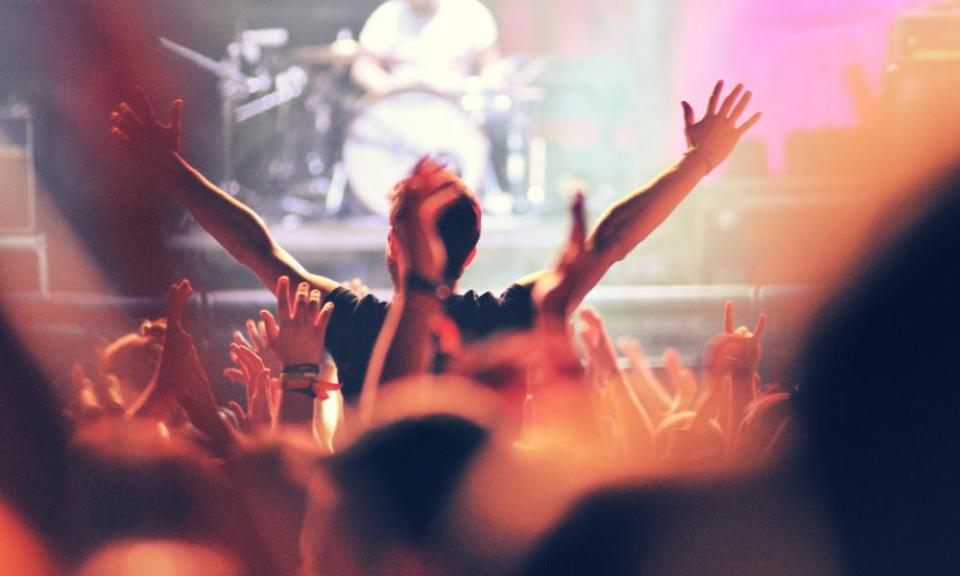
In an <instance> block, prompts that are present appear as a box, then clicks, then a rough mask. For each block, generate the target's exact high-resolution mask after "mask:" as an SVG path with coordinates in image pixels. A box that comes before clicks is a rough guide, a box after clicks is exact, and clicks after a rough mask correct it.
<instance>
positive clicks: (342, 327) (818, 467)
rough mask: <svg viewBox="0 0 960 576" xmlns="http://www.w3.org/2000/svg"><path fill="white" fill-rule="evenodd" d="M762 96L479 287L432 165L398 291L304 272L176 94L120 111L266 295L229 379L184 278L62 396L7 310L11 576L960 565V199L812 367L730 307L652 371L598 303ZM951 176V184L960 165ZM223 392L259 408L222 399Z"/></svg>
mask: <svg viewBox="0 0 960 576" xmlns="http://www.w3.org/2000/svg"><path fill="white" fill-rule="evenodd" d="M750 97H751V95H750V92H749V91H745V90H744V87H743V86H741V85H737V86H736V87H735V88H734V89H733V90H732V91H730V92H729V93H725V92H724V85H723V83H722V82H718V83H717V85H716V87H715V88H714V90H713V93H712V94H711V95H710V97H709V100H708V102H707V104H706V107H705V109H704V110H703V113H702V115H701V116H699V117H698V116H697V115H696V114H695V112H694V109H693V107H692V106H691V105H690V104H688V103H686V102H684V103H683V118H684V123H685V130H686V137H687V143H688V149H687V151H686V152H685V153H684V154H683V156H682V157H681V158H680V159H679V160H678V161H677V163H676V164H675V165H673V166H671V167H670V168H669V169H668V170H666V171H665V172H664V173H663V174H662V175H660V176H659V177H657V178H655V179H654V180H653V181H652V182H651V183H650V184H648V185H646V186H644V187H642V188H640V189H638V190H637V191H635V192H632V193H630V194H628V195H627V196H625V197H624V198H623V199H622V200H620V201H619V202H617V203H616V204H615V205H613V206H612V207H610V209H609V210H607V211H606V212H605V213H604V214H603V215H602V216H601V217H600V218H599V220H598V223H597V224H596V226H595V227H594V228H593V229H592V230H588V226H587V221H586V214H585V209H584V201H583V196H582V195H580V194H578V195H577V196H576V197H575V198H574V199H573V201H572V203H571V206H570V220H571V223H570V231H569V235H568V237H567V238H565V239H558V247H559V248H560V256H559V258H558V260H557V261H556V262H555V263H552V264H551V263H547V265H546V266H545V270H544V271H542V272H538V273H536V274H532V275H530V276H528V277H526V278H523V279H520V280H518V281H517V282H516V283H515V284H513V285H511V286H510V287H508V288H507V289H506V290H505V291H504V293H503V294H501V295H499V296H497V295H494V294H491V293H484V294H478V293H476V292H474V291H466V292H463V291H461V289H460V287H459V285H458V280H459V278H460V277H461V275H462V274H463V272H464V270H465V269H466V267H467V266H469V264H470V261H471V259H472V258H473V256H474V254H475V250H476V244H477V241H478V239H479V236H480V230H481V212H480V205H479V202H478V201H477V198H476V197H475V196H474V194H473V192H472V191H471V190H469V189H468V188H467V187H466V186H465V185H464V184H463V183H462V182H461V181H460V180H459V179H458V178H457V176H456V175H455V174H453V173H452V172H450V171H448V170H446V169H445V168H444V166H442V165H440V164H438V163H437V162H435V161H433V160H431V159H430V158H424V159H422V160H421V161H420V162H419V163H418V164H417V165H416V167H415V168H414V170H413V172H412V173H411V175H410V176H409V177H408V178H407V179H405V180H403V181H401V182H399V183H398V184H397V185H396V187H395V189H394V190H393V192H392V195H391V202H392V206H393V209H392V211H391V214H390V229H389V235H388V245H387V249H386V261H387V265H388V267H389V270H390V274H391V277H392V279H393V282H394V289H395V293H394V295H393V298H392V299H391V300H390V301H389V302H384V301H381V300H379V299H377V298H376V297H375V296H374V295H372V294H369V293H367V292H366V290H365V288H364V287H363V286H362V284H358V283H352V284H341V283H339V282H336V281H333V280H331V279H329V278H325V277H323V276H319V275H316V274H312V273H310V272H309V271H307V270H306V269H304V268H303V267H302V266H301V265H300V264H299V263H298V262H297V261H296V260H295V259H294V258H293V257H292V256H291V255H290V254H289V253H287V252H286V251H285V250H284V249H283V248H282V247H281V246H279V245H277V244H276V242H275V241H274V239H273V238H272V236H271V235H270V233H269V231H268V230H267V227H266V226H265V225H264V223H263V221H262V220H261V219H260V218H259V217H258V216H257V215H256V214H255V213H254V212H252V211H251V210H250V209H249V208H248V207H246V206H244V205H243V204H242V203H240V202H239V201H237V200H236V199H235V198H233V197H231V196H230V195H229V194H227V193H225V192H223V191H222V190H220V189H219V188H218V187H217V186H216V185H214V184H212V183H211V182H210V181H209V180H207V179H206V178H205V177H204V176H203V175H202V174H201V173H200V172H198V171H197V170H196V169H195V168H194V167H193V166H191V165H190V163H189V162H188V161H187V160H186V159H185V158H184V157H183V156H182V155H181V154H180V149H181V148H180V139H181V126H180V111H181V109H182V106H183V103H182V102H181V101H179V100H178V101H176V102H174V103H173V105H172V107H171V111H170V116H171V117H170V121H169V122H167V123H163V122H161V121H160V120H159V119H158V118H157V117H156V116H155V114H154V112H153V110H152V109H151V106H150V104H149V103H148V101H147V97H146V95H145V94H144V93H143V92H142V91H140V90H135V92H134V94H133V96H132V98H131V99H130V101H129V102H123V103H121V104H120V105H119V106H118V107H117V109H116V111H115V112H114V113H113V115H112V116H111V122H112V132H113V134H114V136H115V137H116V138H117V140H118V141H119V142H120V143H121V144H122V146H121V147H122V148H125V149H126V151H125V153H128V154H129V158H130V161H131V162H134V163H136V165H137V167H138V169H139V170H140V171H141V172H142V174H143V176H144V182H145V185H147V186H149V188H151V189H155V190H157V191H158V193H163V192H165V193H169V194H171V195H172V196H173V197H174V198H176V199H177V200H178V201H179V202H181V203H182V204H183V205H184V206H185V207H186V208H187V209H188V210H189V211H190V212H191V214H192V215H193V216H194V217H195V218H196V220H197V221H198V222H199V224H200V225H201V226H202V227H203V228H204V229H205V230H207V231H208V232H209V233H210V234H211V235H212V236H213V237H214V238H215V239H216V240H217V241H218V242H220V244H221V245H223V247H224V248H225V249H226V250H227V251H229V252H230V253H231V254H232V255H233V256H234V257H235V258H236V259H237V261H238V262H239V263H240V264H242V265H244V266H246V267H248V268H250V269H251V270H252V271H253V272H254V273H255V274H256V275H257V277H258V278H259V279H260V281H261V282H262V283H263V284H264V285H265V286H267V287H268V288H269V289H270V290H271V291H273V292H274V293H275V295H276V306H275V308H274V309H273V310H262V311H261V312H260V317H259V318H252V319H251V320H250V321H248V322H247V323H246V325H245V326H243V327H237V328H238V329H237V331H236V332H235V333H234V335H233V340H232V341H231V342H222V343H220V347H221V348H220V350H221V353H222V354H223V355H224V356H229V358H230V359H231V362H232V363H233V367H231V368H230V369H228V370H226V371H225V372H224V373H223V374H222V375H219V374H208V373H206V372H205V370H204V362H202V361H201V357H200V353H199V352H198V347H197V346H196V345H195V342H194V339H193V337H192V336H191V334H190V331H189V330H188V329H187V327H188V326H189V325H190V323H189V321H188V318H187V317H188V316H189V312H188V310H189V307H188V302H189V300H190V298H191V295H192V287H191V284H190V281H189V280H188V279H182V280H180V281H178V282H176V283H174V284H173V285H171V286H170V288H169V292H168V295H167V299H166V304H165V306H164V314H163V316H162V317H160V318H156V319H153V320H150V321H146V322H143V323H142V324H141V326H140V328H139V330H138V331H136V332H132V333H130V334H127V335H125V336H123V337H122V338H120V339H118V340H116V341H114V342H112V343H111V344H110V345H109V346H106V347H104V348H102V349H101V350H99V352H98V356H97V358H96V359H95V362H93V363H92V364H95V365H96V368H95V369H89V368H88V369H83V368H81V364H78V365H77V367H76V369H75V370H74V371H73V373H72V374H71V378H70V381H69V382H64V383H59V389H58V390H56V391H55V390H54V389H53V387H50V386H48V383H47V379H46V378H45V376H44V375H42V374H41V373H40V372H39V371H37V370H36V368H35V367H34V366H33V364H32V363H31V361H30V360H29V358H28V357H27V355H26V354H25V353H23V351H22V348H21V347H20V345H19V344H18V342H17V339H16V336H15V332H14V331H13V330H3V331H0V333H2V334H3V339H4V340H5V342H2V346H0V353H2V354H3V356H4V358H2V359H0V360H2V363H3V365H4V366H5V371H4V372H5V374H4V377H3V381H2V383H0V384H2V388H0V462H2V464H0V496H2V500H0V540H2V542H3V543H4V545H3V546H2V547H0V548H2V551H0V561H2V564H3V565H4V566H9V567H11V568H10V569H9V570H8V569H7V568H4V569H3V572H4V573H10V574H57V573H69V574H77V575H87V574H91V575H93V574H97V575H103V574H107V575H110V574H117V575H120V574H146V575H149V574H157V575H161V574H163V575H172V574H204V575H259V574H291V575H293V574H302V575H326V574H337V575H349V574H437V575H440V574H529V575H534V574H644V573H656V574H706V573H709V574H741V575H745V574H771V573H777V574H839V573H857V574H860V573H862V574H867V573H871V574H877V573H915V574H934V573H944V572H942V571H941V569H942V568H943V567H944V566H945V565H946V564H943V563H941V562H943V561H946V558H948V555H947V552H948V549H949V548H950V547H949V546H948V544H949V542H951V541H952V539H953V537H952V535H951V534H950V532H952V531H953V530H954V527H952V526H940V525H938V521H939V520H940V519H942V518H944V517H946V518H949V517H951V516H943V515H944V514H948V515H949V514H953V516H952V518H953V519H954V520H956V519H957V518H960V516H957V515H956V514H955V513H956V512H957V510H958V508H957V507H956V504H957V501H958V500H960V498H958V497H957V490H956V489H955V486H956V485H957V484H956V483H955V482H954V481H955V480H956V479H957V478H956V475H955V474H952V473H951V472H952V471H953V468H956V465H953V464H944V463H943V462H942V461H943V460H944V459H946V460H954V459H953V458H952V453H951V452H950V448H951V447H953V448H955V441H954V440H953V438H954V437H955V436H956V434H951V433H950V431H949V428H950V424H949V422H950V421H951V419H950V415H949V413H947V412H946V411H947V410H950V409H952V407H953V406H954V405H955V404H954V403H953V402H950V400H951V399H956V396H957V393H956V387H955V386H954V387H952V388H950V389H949V390H945V388H946V386H945V384H946V383H948V382H950V381H951V380H950V378H951V375H950V374H949V368H950V367H949V365H943V366H940V365H934V364H935V361H933V360H923V359H922V356H921V354H924V353H936V352H937V351H938V350H940V349H941V348H943V347H944V346H948V344H949V342H950V339H949V338H947V339H945V340H946V343H944V342H941V341H940V340H942V339H940V338H931V334H932V332H931V330H930V329H929V325H930V320H931V316H930V311H932V310H936V308H934V306H942V307H943V308H942V309H940V310H938V312H937V314H940V315H941V316H943V315H946V316H951V317H952V315H954V314H955V312H952V311H949V310H948V309H950V308H951V307H953V308H955V306H952V304H951V299H952V298H953V296H954V294H953V293H951V291H950V288H956V286H958V285H960V282H957V279H958V277H960V274H957V272H958V271H957V270H956V264H955V260H956V259H955V258H948V260H949V261H947V262H943V263H938V264H937V265H935V266H926V265H929V264H931V263H932V262H935V261H937V258H938V257H939V256H941V255H945V254H941V250H942V248H934V246H941V245H949V243H948V242H949V240H950V238H953V237H955V236H956V234H957V232H956V230H957V227H955V226H950V225H949V218H948V216H952V215H954V213H955V212H956V208H953V209H952V210H946V209H945V210H942V211H939V212H937V214H936V217H935V218H932V224H930V223H927V224H925V227H924V228H923V230H924V234H923V235H917V236H912V237H911V238H914V239H915V240H914V241H913V242H910V243H902V244H898V245H897V246H896V249H894V248H890V249H889V250H888V253H892V254H895V256H896V257H892V258H891V259H890V260H889V261H881V262H879V263H877V264H876V265H874V267H873V268H874V272H873V273H872V274H868V275H867V276H866V278H867V280H866V281H865V283H864V284H863V288H861V289H860V290H859V292H852V294H855V295H856V299H851V300H850V301H842V302H844V304H843V305H839V306H837V311H836V312H834V314H833V316H832V318H834V321H833V323H825V324H824V326H825V327H828V328H829V329H827V328H824V329H822V330H821V331H820V332H818V333H815V334H814V336H813V337H812V338H811V342H812V345H811V348H810V350H811V352H810V353H809V356H808V358H807V360H806V363H805V364H803V366H804V370H805V371H804V372H803V373H802V374H799V375H797V378H798V381H797V382H788V383H779V384H771V383H768V382H764V381H763V379H762V378H761V375H760V374H759V373H758V367H759V364H760V358H761V342H762V338H763V334H764V331H765V326H766V323H767V318H766V316H765V315H760V316H759V317H758V318H750V319H746V320H745V319H743V318H742V317H741V316H742V313H741V312H739V311H735V310H734V308H733V304H732V303H727V304H726V306H725V307H724V309H722V310H717V335H716V336H715V337H714V338H712V339H711V340H710V341H709V342H706V343H705V347H704V352H703V355H702V359H701V361H700V362H699V364H698V365H697V366H684V365H683V363H682V361H681V359H680V357H679V355H678V354H676V353H675V352H672V351H668V352H667V353H666V354H665V355H664V358H663V366H664V368H663V369H662V370H660V369H654V368H652V367H651V362H650V361H648V359H647V357H646V356H645V354H644V351H643V349H642V347H641V346H640V344H639V343H638V342H636V341H634V340H630V339H626V340H622V341H620V342H618V343H616V344H615V343H614V342H613V340H612V338H611V337H610V336H609V334H608V333H607V331H606V329H605V327H604V321H603V318H602V317H601V316H600V315H599V314H598V313H597V311H595V310H593V309H591V308H589V307H584V306H581V302H582V300H583V298H584V297H585V296H586V294H587V293H588V292H589V291H590V290H591V289H592V288H593V287H594V286H595V285H596V284H597V282H598V281H599V280H600V279H601V278H602V277H603V275H604V274H605V272H606V271H607V270H608V269H609V267H610V266H611V265H613V264H614V263H616V262H617V261H619V260H621V259H622V258H624V257H625V256H626V255H627V254H628V253H629V252H630V251H631V250H633V249H634V247H635V246H636V245H637V244H638V243H640V242H641V241H642V240H643V239H644V238H645V237H646V236H647V235H648V234H650V233H651V232H652V231H653V230H654V229H655V228H656V227H657V226H658V225H659V224H660V223H661V222H663V221H664V219H666V218H667V217H668V216H669V214H670V213H671V211H672V210H673V209H674V208H675V207H676V206H677V205H678V204H679V203H680V202H681V201H682V200H683V198H684V197H685V196H686V195H687V194H688V193H689V192H690V191H691V190H692V189H693V188H694V187H695V186H696V185H697V184H698V183H699V182H700V180H701V179H702V178H703V177H705V176H706V175H707V174H708V173H709V172H710V171H711V170H713V169H714V168H715V167H716V166H718V165H719V164H720V163H722V162H723V161H724V160H725V159H726V157H727V156H728V155H729V154H730V153H731V151H732V150H733V149H734V147H735V146H736V144H737V142H738V140H739V139H740V137H741V136H742V135H743V134H744V133H745V132H746V131H747V130H749V128H750V127H751V126H752V125H753V124H755V123H756V122H757V121H758V120H759V118H760V116H759V114H754V115H753V116H750V117H749V118H747V119H744V115H745V113H746V110H747V108H748V106H749V102H750ZM941 188H942V189H943V190H944V192H943V196H944V199H945V200H944V205H945V206H947V207H949V206H953V205H955V204H957V203H956V202H952V203H951V202H950V200H951V196H955V194H953V192H954V190H955V186H954V184H953V181H952V180H948V181H947V184H946V185H943V186H941ZM160 191H163V192H160ZM944 243H946V244H944ZM913 283H920V285H922V286H923V287H924V288H925V290H926V294H925V295H924V297H917V296H916V292H915V290H916V289H915V288H913V286H914V284H913ZM738 317H740V318H738ZM738 319H739V320H740V321H743V322H746V323H747V324H748V325H752V326H753V327H752V328H749V327H747V326H740V327H738V326H737V324H738V323H737V320H738ZM772 321H776V319H775V318H774V319H772ZM898 322H905V324H898ZM908 328H909V329H908ZM931 340H937V341H936V342H932V341H931ZM954 340H955V336H954ZM872 350H873V351H875V353H873V352H872ZM942 352H943V354H944V355H945V356H943V358H946V357H948V356H946V354H949V351H947V350H942ZM901 353H907V354H916V356H915V357H913V359H912V360H913V362H912V363H910V362H908V363H905V362H903V361H902V360H900V359H899V356H898V354H901ZM621 356H622V357H625V358H626V360H627V361H626V362H623V361H622V360H621ZM929 357H930V356H927V358H929ZM78 360H81V359H79V358H78ZM87 365H88V366H90V365H91V362H87ZM880 365H882V366H883V367H884V368H885V369H883V370H881V369H878V366H880ZM894 378H904V379H908V378H912V379H913V382H914V383H915V384H919V385H920V387H919V390H916V389H911V390H908V391H904V390H903V386H902V383H901V386H899V387H895V386H894V380H893V379H894ZM221 381H223V382H226V381H231V382H234V383H236V384H238V385H240V386H242V387H243V389H244V390H245V401H244V402H233V401H231V402H229V403H226V402H224V401H223V400H222V399H220V398H218V395H217V393H216V390H217V389H218V388H219V387H220V382H221ZM215 384H216V385H215ZM798 384H800V385H801V386H800V392H799V393H797V392H796V385H798ZM831 385H832V386H831ZM941 393H942V395H941ZM941 432H944V433H943V434H940V433H941ZM894 480H896V482H894Z"/></svg>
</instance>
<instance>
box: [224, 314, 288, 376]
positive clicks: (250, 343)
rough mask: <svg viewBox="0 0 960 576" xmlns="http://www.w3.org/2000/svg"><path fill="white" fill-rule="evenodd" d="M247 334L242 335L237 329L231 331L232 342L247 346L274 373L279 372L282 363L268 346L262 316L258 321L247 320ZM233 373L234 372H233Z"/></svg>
mask: <svg viewBox="0 0 960 576" xmlns="http://www.w3.org/2000/svg"><path fill="white" fill-rule="evenodd" d="M245 327H246V330H247V335H246V336H244V335H243V333H242V332H240V331H239V330H234V331H233V343H234V344H236V345H238V346H243V347H245V348H249V349H250V350H251V351H253V352H254V353H255V354H256V355H257V356H258V357H259V358H260V359H261V360H262V361H263V364H264V365H265V366H266V367H267V369H268V370H270V372H271V373H273V374H274V375H276V374H279V373H280V370H282V369H283V364H282V363H281V362H280V359H279V358H277V354H276V352H274V350H273V348H271V347H270V337H269V336H268V335H267V323H266V321H265V320H263V319H262V318H261V319H260V320H259V321H255V320H252V319H250V320H247V322H246V325H245ZM234 374H235V373H234Z"/></svg>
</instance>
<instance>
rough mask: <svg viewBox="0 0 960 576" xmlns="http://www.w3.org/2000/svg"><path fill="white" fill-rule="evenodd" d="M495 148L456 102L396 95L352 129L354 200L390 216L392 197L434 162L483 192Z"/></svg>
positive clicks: (373, 106) (372, 104) (369, 108)
mask: <svg viewBox="0 0 960 576" xmlns="http://www.w3.org/2000/svg"><path fill="white" fill-rule="evenodd" d="M489 153H490V144H489V141H488V140H487V137H486V136H485V135H484V133H483V131H482V130H481V129H480V128H479V127H478V126H477V124H476V123H475V122H474V121H473V120H472V119H471V117H470V116H469V115H468V114H467V113H466V112H465V111H464V110H463V109H462V108H461V107H460V105H459V104H458V103H456V102H454V101H453V100H451V99H449V98H447V97H445V96H442V95H440V94H437V93H435V92H430V91H427V90H401V91H397V92H391V93H389V94H386V95H384V96H381V97H379V98H376V99H373V100H370V101H369V102H367V103H365V104H364V105H363V106H362V107H361V109H360V111H359V112H358V113H357V115H356V116H355V117H354V119H353V121H352V122H351V123H350V125H349V127H348V128H347V133H346V137H345V139H344V145H343V164H344V168H345V169H346V173H347V179H348V181H349V183H350V189H351V190H352V191H353V194H354V195H355V196H356V197H357V198H358V199H359V200H360V201H361V202H362V203H363V205H364V206H366V207H367V208H368V209H370V211H372V212H374V213H376V214H380V215H382V216H385V217H386V216H388V215H389V213H390V200H389V193H390V191H391V190H392V189H393V186H394V185H395V184H396V183H397V182H399V181H400V180H402V179H404V178H406V177H407V176H409V175H410V173H411V171H412V170H413V168H414V166H416V164H417V161H418V160H420V158H421V157H423V156H430V157H431V158H434V159H436V160H438V161H440V162H442V163H443V164H444V165H445V166H446V167H447V169H449V170H452V171H454V172H455V173H457V174H458V175H459V176H460V178H461V179H462V180H463V182H464V183H465V184H466V185H467V186H469V187H470V188H471V189H472V190H474V191H478V189H479V186H480V184H481V183H482V182H483V178H484V175H485V173H486V170H487V161H488V158H489Z"/></svg>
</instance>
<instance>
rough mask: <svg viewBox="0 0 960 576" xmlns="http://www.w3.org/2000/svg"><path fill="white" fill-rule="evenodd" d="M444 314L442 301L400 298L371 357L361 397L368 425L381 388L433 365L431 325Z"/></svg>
mask: <svg viewBox="0 0 960 576" xmlns="http://www.w3.org/2000/svg"><path fill="white" fill-rule="evenodd" d="M438 313H441V308H440V301H439V299H437V298H436V297H434V296H431V295H424V294H397V296H396V297H395V298H394V299H393V301H392V302H391V303H390V311H389V313H388V314H387V318H386V320H385V321H384V323H383V328H381V329H380V335H379V336H378V337H377V342H376V344H375V345H374V347H373V353H372V354H371V355H370V364H369V365H368V367H367V376H366V379H365V380H364V383H363V391H362V392H361V395H360V411H361V415H362V418H363V419H364V420H365V421H369V420H368V419H369V417H370V416H371V415H372V413H373V408H374V405H375V403H376V397H377V391H378V390H379V388H380V386H381V385H382V384H384V383H386V382H390V381H391V380H398V379H400V378H404V377H406V376H411V375H414V374H422V373H424V372H426V371H427V369H428V368H429V365H430V358H431V355H430V347H429V344H430V342H429V337H430V336H429V334H430V332H429V322H430V318H431V317H432V316H433V315H434V314H438Z"/></svg>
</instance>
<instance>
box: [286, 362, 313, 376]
mask: <svg viewBox="0 0 960 576" xmlns="http://www.w3.org/2000/svg"><path fill="white" fill-rule="evenodd" d="M319 371H320V365H319V364H287V365H286V366H284V367H283V373H284V374H302V373H304V372H319Z"/></svg>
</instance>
